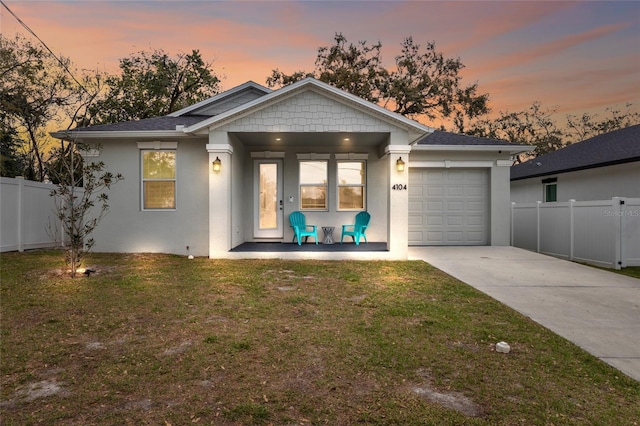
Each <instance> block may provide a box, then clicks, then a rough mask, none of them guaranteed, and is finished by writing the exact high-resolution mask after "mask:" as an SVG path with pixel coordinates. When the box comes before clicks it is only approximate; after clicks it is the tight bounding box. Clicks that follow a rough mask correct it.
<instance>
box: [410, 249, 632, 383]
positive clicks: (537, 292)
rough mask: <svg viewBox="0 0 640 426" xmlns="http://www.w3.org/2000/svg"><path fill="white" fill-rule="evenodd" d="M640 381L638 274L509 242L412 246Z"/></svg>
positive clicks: (419, 256) (415, 255) (414, 252)
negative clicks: (499, 244)
mask: <svg viewBox="0 0 640 426" xmlns="http://www.w3.org/2000/svg"><path fill="white" fill-rule="evenodd" d="M409 258H410V259H416V260H424V261H425V262H427V263H429V264H431V265H433V266H435V267H436V268H438V269H440V270H442V271H444V272H446V273H447V274H449V275H451V276H453V277H456V278H457V279H459V280H460V281H463V282H465V283H467V284H469V285H471V286H473V287H475V288H476V289H478V290H480V291H482V292H483V293H485V294H487V295H489V296H491V297H493V298H494V299H496V300H498V301H500V302H502V303H504V304H505V305H507V306H510V307H511V308H513V309H515V310H516V311H518V312H520V313H522V314H524V315H526V316H527V317H529V318H531V319H532V320H534V321H536V322H537V323H539V324H541V325H543V326H544V327H546V328H548V329H550V330H552V331H554V332H555V333H557V334H559V335H560V336H562V337H564V338H565V339H567V340H569V341H571V342H573V343H575V344H576V345H578V346H580V347H581V348H582V349H584V350H586V351H587V352H589V353H591V354H593V355H595V356H597V357H598V358H600V359H601V360H603V361H605V362H607V363H609V364H610V365H612V366H614V367H616V368H617V369H619V370H620V371H622V372H623V373H625V374H627V375H628V376H630V377H632V378H634V379H636V380H638V381H640V280H639V279H636V278H631V277H626V276H623V275H619V274H616V273H613V272H607V271H602V270H599V269H595V268H591V267H589V266H584V265H579V264H577V263H573V262H569V261H566V260H560V259H556V258H554V257H550V256H545V255H541V254H538V253H534V252H530V251H526V250H522V249H518V248H514V247H411V248H410V249H409Z"/></svg>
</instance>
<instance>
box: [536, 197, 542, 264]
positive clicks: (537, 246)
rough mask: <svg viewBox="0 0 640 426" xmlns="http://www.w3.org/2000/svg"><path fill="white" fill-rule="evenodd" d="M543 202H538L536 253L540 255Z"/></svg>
mask: <svg viewBox="0 0 640 426" xmlns="http://www.w3.org/2000/svg"><path fill="white" fill-rule="evenodd" d="M541 204H542V201H536V252H537V253H540V205H541Z"/></svg>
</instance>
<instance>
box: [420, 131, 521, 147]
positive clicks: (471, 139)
mask: <svg viewBox="0 0 640 426" xmlns="http://www.w3.org/2000/svg"><path fill="white" fill-rule="evenodd" d="M417 145H449V146H466V145H486V146H497V145H504V146H520V145H518V144H515V143H511V142H509V141H505V140H501V139H488V138H479V137H475V136H469V135H463V134H460V133H451V132H443V131H441V130H435V131H434V132H433V133H430V134H427V135H425V136H424V137H423V138H422V139H420V140H419V141H418V142H417Z"/></svg>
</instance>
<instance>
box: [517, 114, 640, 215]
mask: <svg viewBox="0 0 640 426" xmlns="http://www.w3.org/2000/svg"><path fill="white" fill-rule="evenodd" d="M613 197H628V198H640V125H636V126H630V127H627V128H624V129H620V130H616V131H613V132H610V133H606V134H602V135H598V136H595V137H592V138H590V139H587V140H584V141H582V142H579V143H574V144H572V145H569V146H567V147H565V148H562V149H559V150H557V151H554V152H551V153H549V154H545V155H542V156H540V157H537V158H534V159H532V160H529V161H527V162H525V163H522V164H518V165H515V166H513V167H511V201H513V202H515V203H531V202H536V201H542V202H553V201H569V200H571V199H573V200H577V201H590V200H609V199H611V198H613Z"/></svg>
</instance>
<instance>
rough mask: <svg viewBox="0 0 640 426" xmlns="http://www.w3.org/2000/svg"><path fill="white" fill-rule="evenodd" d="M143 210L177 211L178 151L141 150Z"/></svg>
mask: <svg viewBox="0 0 640 426" xmlns="http://www.w3.org/2000/svg"><path fill="white" fill-rule="evenodd" d="M140 153H141V155H140V161H141V165H142V209H143V210H175V208H176V150H173V149H172V150H169V149H166V150H165V149H162V150H141V151H140Z"/></svg>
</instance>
